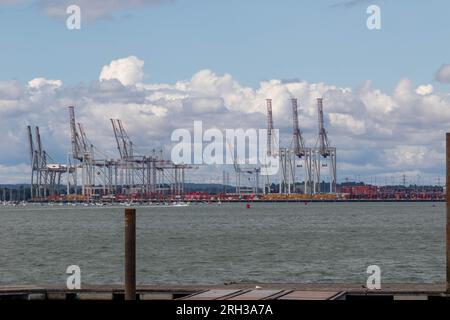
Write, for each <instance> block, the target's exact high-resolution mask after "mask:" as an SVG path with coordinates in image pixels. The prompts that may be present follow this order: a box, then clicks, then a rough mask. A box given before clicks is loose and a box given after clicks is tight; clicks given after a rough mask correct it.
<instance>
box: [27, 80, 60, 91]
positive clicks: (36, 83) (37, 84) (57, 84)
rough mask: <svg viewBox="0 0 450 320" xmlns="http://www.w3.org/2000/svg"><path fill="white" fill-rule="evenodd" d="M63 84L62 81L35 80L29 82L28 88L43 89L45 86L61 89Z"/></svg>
mask: <svg viewBox="0 0 450 320" xmlns="http://www.w3.org/2000/svg"><path fill="white" fill-rule="evenodd" d="M62 84H63V83H62V81H61V80H47V79H45V78H34V79H33V80H30V81H28V87H29V88H31V89H41V88H42V87H45V86H48V87H53V88H60V87H62Z"/></svg>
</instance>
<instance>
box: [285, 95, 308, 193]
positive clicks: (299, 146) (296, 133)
mask: <svg viewBox="0 0 450 320" xmlns="http://www.w3.org/2000/svg"><path fill="white" fill-rule="evenodd" d="M291 102H292V129H293V133H292V135H293V136H292V142H293V143H292V144H293V146H292V151H293V154H294V157H297V158H298V159H303V167H304V190H303V192H304V193H305V194H310V193H311V157H312V154H311V148H308V147H306V145H305V141H304V139H303V136H302V132H301V131H300V126H299V121H298V105H297V99H295V98H293V99H291ZM296 167H297V166H296V161H295V159H294V161H293V163H291V166H290V169H291V176H292V182H293V184H294V192H296V190H295V180H296V177H295V171H296V170H295V169H296Z"/></svg>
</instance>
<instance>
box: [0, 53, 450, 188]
mask: <svg viewBox="0 0 450 320" xmlns="http://www.w3.org/2000/svg"><path fill="white" fill-rule="evenodd" d="M143 65H144V62H143V61H141V60H139V59H138V58H136V57H134V56H131V57H128V58H124V59H118V60H114V61H112V62H111V63H110V64H109V65H107V66H105V67H104V68H103V69H102V71H101V74H100V77H99V79H100V81H98V82H97V81H94V82H93V83H92V84H90V85H79V86H75V87H71V86H63V84H62V82H61V81H59V80H48V79H45V78H35V79H32V80H30V81H29V83H28V84H27V85H25V86H23V85H20V84H19V83H18V82H15V81H0V126H1V127H2V132H3V137H4V138H3V139H0V149H1V150H8V152H2V153H0V165H1V166H3V170H2V171H0V182H8V181H16V180H17V179H16V178H14V179H15V180H14V179H13V177H17V176H22V175H19V174H16V173H15V172H16V171H13V170H12V169H11V172H13V173H12V174H8V170H7V169H5V168H9V167H13V166H16V164H18V163H25V164H26V163H28V149H27V148H28V147H27V141H26V135H25V127H26V125H28V124H30V125H39V126H40V128H41V134H42V139H43V143H44V148H45V149H46V150H47V151H48V152H49V154H50V155H52V157H53V158H54V159H55V161H60V162H63V163H65V157H66V154H67V152H68V151H69V149H70V145H69V143H70V136H69V130H68V119H67V117H68V116H67V106H68V105H75V106H76V113H77V118H78V121H79V122H81V123H83V124H84V127H85V130H86V133H87V134H88V137H89V138H90V140H91V141H92V143H93V144H94V145H96V146H97V147H98V148H99V149H100V150H102V151H103V152H104V153H105V154H108V157H117V154H116V153H117V152H116V150H117V148H116V146H115V140H114V136H113V134H112V130H111V124H110V122H109V119H110V118H120V119H122V121H123V123H124V125H125V128H126V130H127V131H128V134H129V136H130V137H131V138H132V139H133V141H134V143H135V145H136V150H137V151H138V152H139V153H141V154H148V153H150V152H151V150H152V149H153V148H155V149H159V148H161V147H163V148H164V149H165V150H166V151H167V150H168V148H169V147H170V143H169V139H170V135H171V133H172V130H174V129H176V128H187V129H192V125H193V122H194V121H196V120H203V123H204V128H205V129H207V128H211V127H217V128H219V129H226V128H244V129H246V128H265V127H266V101H265V99H266V98H272V99H273V108H274V117H275V127H276V128H278V129H280V131H281V138H282V141H283V143H282V144H283V145H289V144H290V141H291V135H292V132H291V130H292V118H291V103H290V99H291V98H293V97H296V98H298V102H299V109H300V126H301V129H302V132H303V134H304V137H305V139H306V141H307V143H308V145H310V146H313V145H314V144H315V142H316V138H317V106H316V99H317V98H318V97H323V98H324V114H325V126H326V129H327V131H328V134H329V138H330V139H331V141H332V143H333V144H334V145H336V147H337V148H338V159H339V161H338V176H339V177H345V176H354V175H355V174H358V175H380V176H381V175H386V174H389V173H394V172H396V173H398V172H401V171H404V172H416V171H417V172H420V174H421V175H422V176H426V175H434V176H436V175H438V174H442V172H443V165H444V163H443V154H444V148H443V139H444V132H446V131H448V128H449V127H450V96H449V95H448V94H446V93H439V92H433V90H432V88H431V87H429V86H428V85H425V86H419V87H417V86H414V85H413V84H412V82H411V81H410V80H408V79H401V80H400V81H399V83H398V85H397V86H396V87H395V89H394V91H393V94H388V93H386V92H383V91H381V90H378V89H376V88H373V87H372V84H371V83H370V82H367V83H364V84H363V86H362V87H361V88H360V89H359V90H355V91H353V90H351V89H350V88H346V87H339V86H335V85H333V84H326V83H309V82H307V81H290V82H283V81H280V80H276V79H275V80H267V81H263V82H261V84H260V85H259V86H258V87H257V88H250V87H246V86H243V85H241V84H240V83H239V82H238V81H237V80H236V79H234V78H233V77H232V75H229V74H224V75H218V74H216V73H214V72H213V71H211V70H200V71H199V72H197V73H195V74H194V75H193V76H192V77H191V78H190V79H188V80H182V81H178V82H176V83H174V84H167V83H160V84H158V83H143V82H142V81H143ZM419 88H420V89H419ZM99 156H102V157H103V154H99ZM19 168H24V167H23V166H22V167H19ZM14 170H15V169H14ZM219 175H221V173H219ZM23 176H25V177H27V173H26V172H25V173H24V175H23ZM203 178H204V177H203ZM23 181H24V182H26V181H27V179H25V180H23Z"/></svg>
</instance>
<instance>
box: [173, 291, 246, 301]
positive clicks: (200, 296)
mask: <svg viewBox="0 0 450 320" xmlns="http://www.w3.org/2000/svg"><path fill="white" fill-rule="evenodd" d="M239 292H242V290H207V291H204V292H200V293H197V294H193V295H190V296H188V297H186V298H183V299H182V300H218V299H220V300H223V299H226V298H228V297H232V296H234V295H235V294H238V293H239Z"/></svg>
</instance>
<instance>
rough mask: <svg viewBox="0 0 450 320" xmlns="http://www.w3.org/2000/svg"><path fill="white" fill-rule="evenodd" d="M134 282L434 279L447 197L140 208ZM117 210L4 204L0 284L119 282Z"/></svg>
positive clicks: (440, 271) (120, 217)
mask: <svg viewBox="0 0 450 320" xmlns="http://www.w3.org/2000/svg"><path fill="white" fill-rule="evenodd" d="M137 212H138V213H137V237H138V238H137V282H138V283H147V284H150V283H167V284H169V283H180V284H190V283H198V284H220V283H229V282H259V283H264V282H272V283H275V282H277V283H310V282H317V283H323V282H328V283H344V282H345V283H361V284H364V283H365V281H366V279H367V276H368V275H367V274H366V269H367V267H368V266H369V265H374V264H375V265H378V266H379V267H380V268H381V280H382V282H390V283H440V282H443V281H444V272H445V264H444V262H445V250H444V245H445V238H444V236H445V204H444V203H309V204H307V205H305V204H304V203H252V204H251V208H250V209H247V208H246V205H245V203H232V204H228V203H223V204H222V205H217V204H209V205H207V204H198V205H194V204H191V205H190V206H188V207H139V208H138V211H137ZM123 223H124V214H123V207H109V206H107V207H70V206H63V207H59V206H33V205H27V206H23V207H22V206H17V207H3V206H0V284H55V285H58V284H59V285H61V286H64V285H65V282H66V277H67V275H66V274H65V271H66V268H67V267H68V266H69V265H79V266H80V268H81V281H82V283H89V284H112V283H122V282H123V232H124V224H123Z"/></svg>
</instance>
